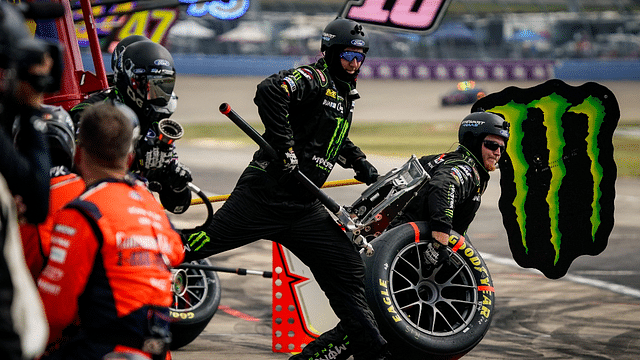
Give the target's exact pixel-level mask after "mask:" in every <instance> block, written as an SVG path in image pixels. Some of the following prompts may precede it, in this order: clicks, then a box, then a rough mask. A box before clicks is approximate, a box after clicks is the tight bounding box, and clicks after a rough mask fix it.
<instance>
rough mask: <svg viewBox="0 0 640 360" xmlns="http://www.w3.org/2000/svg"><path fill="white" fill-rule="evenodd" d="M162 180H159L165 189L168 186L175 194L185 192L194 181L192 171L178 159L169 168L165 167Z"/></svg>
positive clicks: (170, 163) (172, 161)
mask: <svg viewBox="0 0 640 360" xmlns="http://www.w3.org/2000/svg"><path fill="white" fill-rule="evenodd" d="M161 177H162V179H161V180H159V182H160V184H162V185H163V187H165V186H167V187H169V188H170V189H171V190H173V191H174V192H181V191H183V190H184V189H185V188H186V187H187V185H188V184H189V183H190V182H191V181H193V177H191V170H189V168H188V167H186V166H185V165H184V164H183V163H181V162H179V161H178V159H173V160H171V162H169V164H168V165H167V166H165V167H164V169H163V171H162V175H161Z"/></svg>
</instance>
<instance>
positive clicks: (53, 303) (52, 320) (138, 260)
mask: <svg viewBox="0 0 640 360" xmlns="http://www.w3.org/2000/svg"><path fill="white" fill-rule="evenodd" d="M133 132H134V126H133V124H132V122H131V121H130V119H129V118H128V117H126V116H125V115H124V114H123V113H122V112H121V111H119V110H118V109H117V108H116V107H115V106H114V105H112V104H110V103H103V104H99V105H95V106H92V107H91V108H89V109H87V110H85V113H84V114H83V115H82V118H81V121H80V130H79V135H78V147H77V149H76V154H75V163H76V167H77V169H78V170H79V171H80V174H81V176H82V177H83V179H84V180H85V182H86V184H87V189H86V191H85V192H84V193H83V194H82V195H80V196H79V197H78V198H76V199H75V200H73V201H71V202H70V203H68V204H67V205H66V206H65V207H64V208H63V209H62V210H61V211H59V212H58V213H57V214H56V216H55V218H54V227H53V231H52V234H51V249H50V255H49V258H48V261H47V265H46V267H45V268H44V270H43V271H42V274H41V275H40V277H39V278H38V288H39V290H40V295H41V297H42V301H43V303H44V306H45V311H46V314H47V320H48V321H49V327H50V334H51V335H50V345H49V349H48V351H47V353H46V354H45V356H43V358H42V360H44V359H96V360H97V359H102V357H103V356H104V355H106V354H108V353H109V352H113V351H124V352H130V353H133V354H136V355H138V356H144V357H145V358H147V359H151V358H152V357H153V358H164V357H165V353H166V351H167V349H168V343H169V341H170V332H169V316H168V314H169V308H168V306H169V305H170V304H171V272H170V270H169V267H170V266H176V265H178V264H180V262H181V261H182V259H183V257H184V251H183V247H182V242H181V240H180V236H179V235H178V234H177V233H176V232H175V230H174V229H173V227H172V225H171V223H170V221H169V219H168V218H167V216H166V214H165V213H164V211H163V209H162V206H161V205H160V204H159V203H158V202H157V201H156V200H155V198H154V197H153V195H152V194H151V193H150V192H149V191H148V190H147V189H146V187H145V186H144V184H142V183H140V182H136V181H135V180H134V179H133V177H131V176H130V175H129V174H128V172H127V169H128V168H129V165H130V163H131V161H132V160H133V158H134V155H133V151H132V150H133ZM76 319H78V320H79V321H77V322H74V320H76Z"/></svg>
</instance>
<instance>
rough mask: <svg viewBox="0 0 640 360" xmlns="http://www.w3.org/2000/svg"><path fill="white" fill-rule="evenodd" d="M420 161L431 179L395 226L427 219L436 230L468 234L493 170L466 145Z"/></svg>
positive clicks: (399, 217) (393, 224) (431, 227)
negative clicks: (488, 169)
mask: <svg viewBox="0 0 640 360" xmlns="http://www.w3.org/2000/svg"><path fill="white" fill-rule="evenodd" d="M419 161H420V164H422V166H423V167H424V169H425V170H426V171H427V173H429V175H430V176H431V180H429V181H428V182H427V184H426V185H425V186H423V187H422V188H421V189H420V191H419V192H418V195H417V196H416V197H415V198H413V200H411V201H410V202H409V204H408V205H407V207H406V209H405V211H404V212H403V214H402V215H400V216H398V217H397V218H396V219H394V221H393V222H392V224H391V226H396V225H399V224H402V223H406V222H410V221H427V222H428V223H429V227H430V229H431V230H432V231H440V232H444V233H450V231H451V230H454V231H456V232H458V233H459V234H464V233H465V231H467V229H468V228H469V225H470V224H471V221H473V218H474V217H475V216H476V212H477V211H478V208H479V207H480V198H481V196H482V194H483V193H484V191H485V190H486V188H487V183H488V181H489V172H487V170H486V169H485V168H484V166H483V165H482V164H481V163H480V161H479V160H478V159H476V157H475V156H474V155H472V154H471V152H470V151H469V150H468V149H467V148H465V147H464V146H462V145H460V146H459V147H458V149H457V150H455V151H453V152H449V153H445V154H438V155H427V156H423V157H421V158H420V159H419Z"/></svg>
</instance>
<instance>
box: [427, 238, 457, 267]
mask: <svg viewBox="0 0 640 360" xmlns="http://www.w3.org/2000/svg"><path fill="white" fill-rule="evenodd" d="M424 258H425V260H426V261H427V264H431V265H433V266H439V265H441V264H447V265H448V264H449V262H450V261H451V257H450V255H449V251H448V250H447V246H446V245H442V244H440V243H439V242H437V241H435V240H433V239H432V240H430V241H429V242H428V243H427V249H426V250H425V251H424Z"/></svg>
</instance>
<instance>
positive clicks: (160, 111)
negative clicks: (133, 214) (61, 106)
mask: <svg viewBox="0 0 640 360" xmlns="http://www.w3.org/2000/svg"><path fill="white" fill-rule="evenodd" d="M115 51H117V54H114V56H113V57H112V67H113V71H114V80H113V81H114V83H115V84H114V86H112V87H109V88H108V89H106V90H103V91H101V92H98V93H96V94H94V95H91V96H90V97H89V98H87V99H86V100H85V101H83V102H81V103H79V104H78V105H76V106H75V107H73V109H71V111H69V113H70V114H71V117H72V118H73V120H74V122H75V124H76V125H77V122H78V120H79V119H80V114H81V113H82V111H83V110H84V109H86V108H87V107H88V106H91V105H92V104H96V103H102V102H104V101H116V102H121V103H124V104H125V105H127V106H128V107H130V108H131V109H133V110H134V112H135V113H136V115H137V117H138V119H139V121H140V134H141V135H142V136H141V137H140V139H139V140H138V142H137V146H136V158H135V161H134V163H133V165H132V169H131V170H132V171H133V172H134V173H136V174H139V175H141V176H142V177H143V178H144V179H146V180H147V181H148V183H149V189H151V190H153V191H156V192H158V193H159V195H160V202H161V203H162V205H163V206H164V207H165V209H167V210H169V211H171V212H173V213H175V214H181V213H184V212H185V211H187V208H188V207H189V205H190V204H191V191H190V190H189V188H188V187H187V184H188V183H189V182H190V181H191V180H192V177H191V171H190V170H189V169H188V168H187V167H186V166H185V165H184V164H182V163H181V162H180V161H179V160H178V156H177V154H176V151H175V147H174V145H173V144H166V143H163V142H162V141H160V140H159V138H160V136H159V135H160V134H159V129H158V122H159V121H160V120H162V119H166V118H169V117H170V116H171V115H173V113H174V111H175V108H176V103H177V97H176V96H175V94H174V92H173V89H174V85H175V69H174V66H173V57H172V56H171V54H170V53H169V51H168V50H167V49H165V48H164V47H163V46H162V45H160V44H157V43H154V42H153V41H151V40H148V39H146V40H145V39H144V38H143V37H141V36H138V35H132V36H129V37H127V38H125V39H123V40H121V41H120V43H118V45H117V46H116V50H115Z"/></svg>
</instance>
